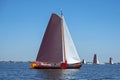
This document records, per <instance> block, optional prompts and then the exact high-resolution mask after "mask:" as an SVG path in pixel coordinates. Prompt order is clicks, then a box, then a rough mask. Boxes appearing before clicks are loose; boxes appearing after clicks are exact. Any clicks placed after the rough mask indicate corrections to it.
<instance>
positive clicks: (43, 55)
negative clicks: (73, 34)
mask: <svg viewBox="0 0 120 80" xmlns="http://www.w3.org/2000/svg"><path fill="white" fill-rule="evenodd" d="M36 61H41V62H48V63H59V62H62V61H63V52H62V28H61V17H59V16H58V15H56V14H52V16H51V18H50V21H49V23H48V26H47V28H46V31H45V34H44V37H43V40H42V43H41V46H40V49H39V52H38V55H37V59H36Z"/></svg>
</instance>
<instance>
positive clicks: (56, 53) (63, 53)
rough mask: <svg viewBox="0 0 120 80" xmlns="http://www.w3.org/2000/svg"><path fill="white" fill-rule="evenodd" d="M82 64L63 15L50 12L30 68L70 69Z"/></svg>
mask: <svg viewBox="0 0 120 80" xmlns="http://www.w3.org/2000/svg"><path fill="white" fill-rule="evenodd" d="M81 66H82V64H81V62H80V58H79V56H78V53H77V50H76V48H75V45H74V43H73V40H72V38H71V35H70V32H69V30H68V27H67V24H66V22H65V19H64V16H63V14H62V12H61V15H60V16H59V15H57V14H55V13H52V15H51V17H50V20H49V23H48V26H47V28H46V31H45V34H44V37H43V40H42V43H41V46H40V48H39V51H38V55H37V58H36V61H35V62H32V63H31V68H32V69H70V68H80V67H81Z"/></svg>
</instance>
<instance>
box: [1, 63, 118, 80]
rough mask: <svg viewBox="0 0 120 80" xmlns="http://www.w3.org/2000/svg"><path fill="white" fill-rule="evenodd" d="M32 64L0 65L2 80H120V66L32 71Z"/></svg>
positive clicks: (91, 66)
mask: <svg viewBox="0 0 120 80" xmlns="http://www.w3.org/2000/svg"><path fill="white" fill-rule="evenodd" d="M29 66H30V63H26V62H25V63H0V80H120V64H113V65H109V64H100V65H93V64H85V65H83V66H82V67H81V68H80V69H30V68H29Z"/></svg>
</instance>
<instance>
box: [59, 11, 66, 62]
mask: <svg viewBox="0 0 120 80" xmlns="http://www.w3.org/2000/svg"><path fill="white" fill-rule="evenodd" d="M60 12H61V28H62V29H61V30H62V47H63V48H62V49H63V63H66V62H67V60H66V51H65V39H64V25H63V13H62V9H61V10H60Z"/></svg>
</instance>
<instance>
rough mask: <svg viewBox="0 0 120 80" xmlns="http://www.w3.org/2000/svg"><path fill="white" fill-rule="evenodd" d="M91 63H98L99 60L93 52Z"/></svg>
mask: <svg viewBox="0 0 120 80" xmlns="http://www.w3.org/2000/svg"><path fill="white" fill-rule="evenodd" d="M93 64H99V60H98V58H97V55H96V54H94V57H93Z"/></svg>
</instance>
